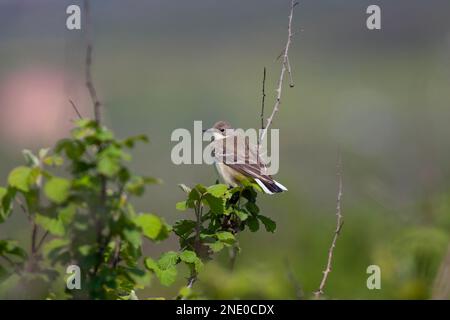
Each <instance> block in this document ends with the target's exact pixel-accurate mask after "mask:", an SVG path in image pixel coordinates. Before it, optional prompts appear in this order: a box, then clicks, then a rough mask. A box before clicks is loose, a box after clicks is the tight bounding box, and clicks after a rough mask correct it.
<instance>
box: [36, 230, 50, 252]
mask: <svg viewBox="0 0 450 320" xmlns="http://www.w3.org/2000/svg"><path fill="white" fill-rule="evenodd" d="M48 235H49V232H48V230H47V231H45V233H44V235H43V236H42V238H41V240H39V242H38V244H37V246H36V252H37V251H39V249H40V248H41V246H42V244H43V243H44V240H45V238H47V236H48Z"/></svg>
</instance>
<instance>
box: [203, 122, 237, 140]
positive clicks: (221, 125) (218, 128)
mask: <svg viewBox="0 0 450 320" xmlns="http://www.w3.org/2000/svg"><path fill="white" fill-rule="evenodd" d="M227 130H232V128H231V126H230V124H229V123H228V122H226V121H217V122H216V123H215V124H214V125H213V126H212V128H210V129H207V130H204V131H203V132H210V133H211V134H212V135H213V137H214V139H216V140H219V139H223V138H225V137H226V132H227Z"/></svg>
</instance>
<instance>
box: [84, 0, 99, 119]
mask: <svg viewBox="0 0 450 320" xmlns="http://www.w3.org/2000/svg"><path fill="white" fill-rule="evenodd" d="M84 16H85V35H86V60H85V77H86V87H87V88H88V91H89V94H90V96H91V100H92V104H93V105H94V118H95V121H97V122H98V123H101V110H100V109H101V106H102V104H101V102H100V100H99V99H98V96H97V90H96V89H95V86H94V82H93V80H92V72H91V68H92V52H93V51H94V48H93V45H92V40H91V33H90V31H91V30H90V28H91V13H90V6H89V0H84Z"/></svg>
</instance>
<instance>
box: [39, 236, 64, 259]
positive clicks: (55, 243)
mask: <svg viewBox="0 0 450 320" xmlns="http://www.w3.org/2000/svg"><path fill="white" fill-rule="evenodd" d="M69 243H70V241H69V240H67V239H60V238H56V239H53V240H50V241H49V242H47V243H45V244H44V246H43V247H42V252H43V253H44V255H45V256H49V255H51V253H52V252H55V250H57V249H61V248H63V247H65V246H67V245H68V244H69Z"/></svg>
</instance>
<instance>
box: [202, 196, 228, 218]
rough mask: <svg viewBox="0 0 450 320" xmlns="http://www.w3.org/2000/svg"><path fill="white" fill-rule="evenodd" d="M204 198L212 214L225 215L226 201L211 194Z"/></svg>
mask: <svg viewBox="0 0 450 320" xmlns="http://www.w3.org/2000/svg"><path fill="white" fill-rule="evenodd" d="M203 197H204V199H205V201H206V202H207V203H208V205H209V207H210V208H211V211H212V212H214V213H216V214H223V213H224V212H225V199H223V198H217V197H215V196H213V195H211V194H209V193H207V194H205V195H204V196H203Z"/></svg>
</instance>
